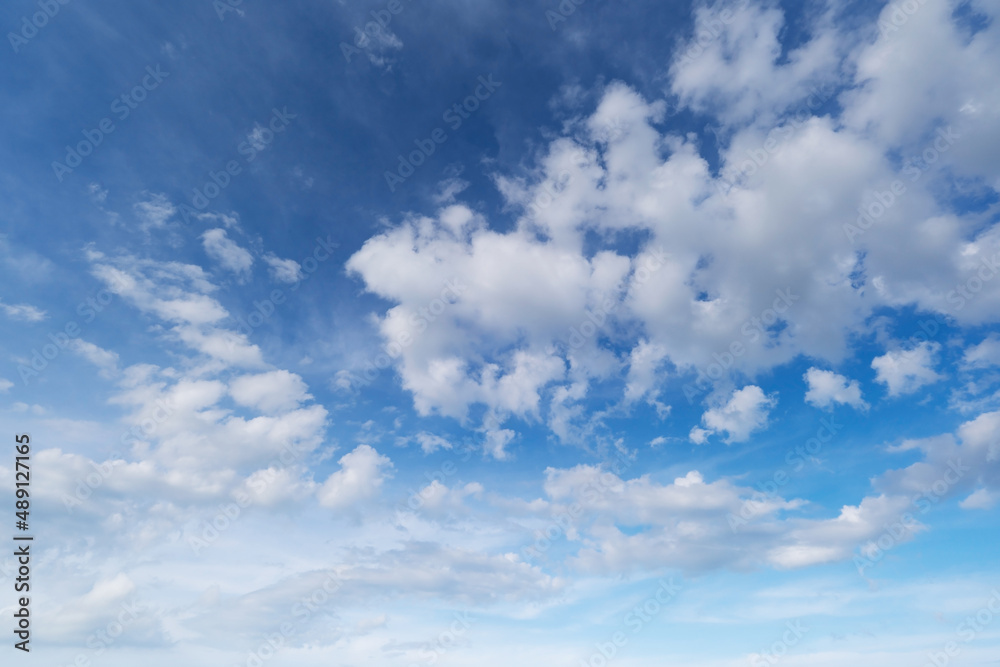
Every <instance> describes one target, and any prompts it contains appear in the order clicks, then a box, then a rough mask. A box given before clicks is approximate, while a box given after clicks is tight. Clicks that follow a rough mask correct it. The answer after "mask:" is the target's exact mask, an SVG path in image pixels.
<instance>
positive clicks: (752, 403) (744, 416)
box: [690, 384, 778, 444]
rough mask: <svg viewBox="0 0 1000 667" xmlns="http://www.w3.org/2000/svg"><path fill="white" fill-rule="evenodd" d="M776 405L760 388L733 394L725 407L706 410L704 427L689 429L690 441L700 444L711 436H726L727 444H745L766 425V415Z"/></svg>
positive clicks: (774, 399) (774, 395)
mask: <svg viewBox="0 0 1000 667" xmlns="http://www.w3.org/2000/svg"><path fill="white" fill-rule="evenodd" d="M777 404H778V397H777V394H772V395H770V396H767V395H765V394H764V390H763V389H761V388H760V387H758V386H756V385H752V384H751V385H747V386H746V387H743V388H742V389H738V390H736V391H734V392H733V393H732V395H731V396H730V397H729V400H728V401H726V403H725V404H722V405H718V406H716V407H713V408H710V409H709V410H707V411H705V414H703V415H702V416H701V421H702V424H704V426H705V428H704V429H702V428H698V427H695V428H694V429H692V431H691V434H690V438H691V441H692V442H694V443H695V444H702V443H704V442H705V441H706V440H707V438H708V437H709V436H710V435H712V434H714V433H725V434H726V442H727V443H733V442H744V441H746V440H748V439H749V438H750V435H751V434H752V433H753V432H754V431H758V430H760V429H762V428H764V427H766V426H767V417H768V414H770V411H771V408H773V407H774V406H775V405H777Z"/></svg>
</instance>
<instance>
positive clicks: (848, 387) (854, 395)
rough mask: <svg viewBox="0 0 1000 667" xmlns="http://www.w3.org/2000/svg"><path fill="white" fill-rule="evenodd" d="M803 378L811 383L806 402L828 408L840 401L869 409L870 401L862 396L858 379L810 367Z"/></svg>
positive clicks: (858, 407) (861, 408)
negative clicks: (867, 401)
mask: <svg viewBox="0 0 1000 667" xmlns="http://www.w3.org/2000/svg"><path fill="white" fill-rule="evenodd" d="M803 378H804V379H805V381H806V382H807V383H808V384H809V390H808V391H807V392H806V398H805V400H806V403H811V404H812V405H815V406H816V407H817V408H828V407H830V406H831V405H833V404H834V403H839V404H842V405H850V406H851V407H853V408H855V409H857V410H867V409H868V403H866V402H865V401H864V399H862V398H861V386H860V385H859V384H858V381H857V380H851V381H848V380H847V378H846V377H844V376H843V375H839V374H837V373H834V372H833V371H824V370H820V369H819V368H810V369H809V370H808V371H806V374H805V375H804V376H803Z"/></svg>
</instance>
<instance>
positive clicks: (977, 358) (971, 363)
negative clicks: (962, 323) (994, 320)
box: [963, 334, 1000, 368]
mask: <svg viewBox="0 0 1000 667" xmlns="http://www.w3.org/2000/svg"><path fill="white" fill-rule="evenodd" d="M963 363H964V365H965V366H966V367H967V368H989V367H991V366H1000V335H997V334H990V335H989V336H987V337H986V338H984V339H983V340H982V342H980V343H979V344H977V345H972V346H970V347H968V348H967V349H966V350H965V355H964V357H963Z"/></svg>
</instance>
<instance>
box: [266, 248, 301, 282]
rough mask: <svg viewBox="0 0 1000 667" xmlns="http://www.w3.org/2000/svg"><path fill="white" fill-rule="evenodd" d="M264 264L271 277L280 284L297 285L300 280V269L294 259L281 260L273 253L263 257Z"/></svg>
mask: <svg viewBox="0 0 1000 667" xmlns="http://www.w3.org/2000/svg"><path fill="white" fill-rule="evenodd" d="M264 262H265V263H266V264H267V266H268V268H269V269H270V272H271V277H272V278H274V279H275V280H277V281H278V282H280V283H288V284H292V283H297V282H299V281H300V280H302V267H301V266H299V263H298V262H296V261H295V260H294V259H282V258H280V257H278V256H277V255H275V254H274V253H271V252H269V253H267V254H266V255H264Z"/></svg>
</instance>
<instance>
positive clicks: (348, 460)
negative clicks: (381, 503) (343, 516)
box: [317, 445, 392, 509]
mask: <svg viewBox="0 0 1000 667" xmlns="http://www.w3.org/2000/svg"><path fill="white" fill-rule="evenodd" d="M391 468H392V462H391V461H390V460H389V458H388V457H386V456H382V455H381V454H379V453H378V452H377V451H375V450H374V449H373V448H372V447H370V446H369V445H359V446H358V447H357V448H356V449H355V450H354V451H352V452H350V453H348V454H345V455H344V456H343V457H341V459H340V470H337V471H336V472H334V473H333V474H331V475H330V477H328V478H327V480H326V482H324V483H323V486H322V487H321V488H320V489H319V490H318V491H317V498H318V499H319V504H320V505H322V506H323V507H328V508H331V509H344V508H347V507H351V506H354V505H356V504H358V503H359V502H362V501H364V500H370V499H372V498H374V497H376V496H377V495H378V493H379V491H380V489H381V487H382V483H383V482H384V481H385V479H386V477H387V476H388V475H389V474H390V473H389V471H388V470H389V469H391Z"/></svg>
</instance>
